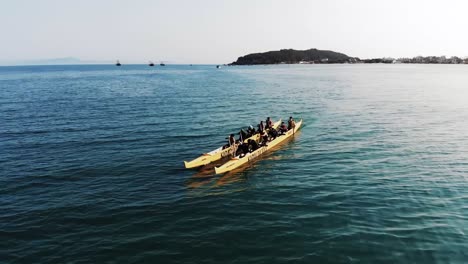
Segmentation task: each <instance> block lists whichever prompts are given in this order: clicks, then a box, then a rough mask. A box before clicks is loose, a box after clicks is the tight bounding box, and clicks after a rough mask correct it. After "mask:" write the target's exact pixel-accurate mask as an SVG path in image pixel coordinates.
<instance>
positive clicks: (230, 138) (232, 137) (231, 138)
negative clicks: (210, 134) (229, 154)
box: [223, 134, 236, 149]
mask: <svg viewBox="0 0 468 264" xmlns="http://www.w3.org/2000/svg"><path fill="white" fill-rule="evenodd" d="M227 140H228V143H227V144H226V145H224V146H223V149H225V148H229V147H230V146H233V145H234V144H236V139H235V138H234V134H231V135H229V138H227Z"/></svg>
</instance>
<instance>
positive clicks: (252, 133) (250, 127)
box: [247, 125, 255, 137]
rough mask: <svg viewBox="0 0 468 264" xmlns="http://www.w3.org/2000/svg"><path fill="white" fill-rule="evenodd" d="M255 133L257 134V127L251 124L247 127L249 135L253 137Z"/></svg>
mask: <svg viewBox="0 0 468 264" xmlns="http://www.w3.org/2000/svg"><path fill="white" fill-rule="evenodd" d="M253 135H255V129H254V128H253V126H251V125H250V126H249V128H247V137H251V136H253Z"/></svg>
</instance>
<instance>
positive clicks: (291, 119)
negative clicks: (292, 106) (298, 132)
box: [288, 116, 296, 130]
mask: <svg viewBox="0 0 468 264" xmlns="http://www.w3.org/2000/svg"><path fill="white" fill-rule="evenodd" d="M295 127H296V121H294V119H293V118H292V116H290V117H289V120H288V130H289V129H291V128H295Z"/></svg>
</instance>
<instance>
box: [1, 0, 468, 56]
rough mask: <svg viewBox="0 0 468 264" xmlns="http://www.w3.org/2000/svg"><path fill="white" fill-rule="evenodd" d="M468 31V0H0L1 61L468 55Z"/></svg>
mask: <svg viewBox="0 0 468 264" xmlns="http://www.w3.org/2000/svg"><path fill="white" fill-rule="evenodd" d="M467 30H468V1H467V0H439V1H436V0H308V1H307V0H289V1H286V0H284V1H276V0H232V1H223V0H185V1H184V0H170V1H169V0H167V1H158V0H133V1H130V0H128V1H125V0H40V1H36V0H0V34H1V41H0V63H1V64H10V63H14V62H18V61H27V60H39V59H48V58H60V57H77V58H80V59H81V60H88V61H103V62H105V61H109V62H113V61H115V60H116V59H120V60H121V61H122V62H133V63H135V62H137V63H138V62H140V63H146V62H147V61H148V60H154V61H156V62H159V61H167V62H174V63H228V62H232V61H234V60H236V59H237V57H239V56H241V55H245V54H248V53H253V52H262V51H268V50H278V49H282V48H294V49H309V48H318V49H328V50H334V51H338V52H343V53H345V54H347V55H350V56H357V57H360V58H370V57H413V56H417V55H423V56H428V55H437V56H440V55H446V56H452V55H456V56H462V57H463V56H468V33H467Z"/></svg>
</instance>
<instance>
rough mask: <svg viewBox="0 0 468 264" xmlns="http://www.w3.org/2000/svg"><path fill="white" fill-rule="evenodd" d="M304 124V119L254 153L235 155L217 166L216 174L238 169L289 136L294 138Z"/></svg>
mask: <svg viewBox="0 0 468 264" xmlns="http://www.w3.org/2000/svg"><path fill="white" fill-rule="evenodd" d="M301 126H302V119H301V120H300V121H299V122H298V123H297V124H296V127H295V128H294V129H291V130H289V131H288V132H286V134H285V135H282V136H278V137H277V138H276V139H274V140H272V141H270V142H268V144H267V146H263V147H260V148H259V149H257V150H255V151H254V152H252V153H247V154H246V155H245V156H244V157H242V158H239V157H235V158H232V159H230V160H229V161H227V162H226V163H224V164H223V165H222V166H219V167H215V173H216V174H222V173H225V172H228V171H231V170H233V169H236V168H238V167H240V166H242V165H244V164H246V163H248V162H250V161H253V160H255V159H257V158H258V157H259V156H261V155H262V154H263V153H265V152H267V151H268V150H270V149H272V148H274V147H275V146H277V145H278V144H280V143H282V142H284V141H286V140H287V139H288V138H292V137H293V136H294V134H295V133H296V132H297V131H298V130H299V129H300V128H301Z"/></svg>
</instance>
